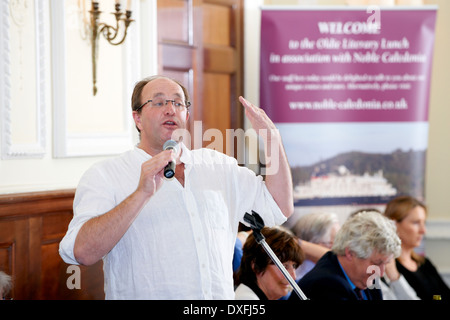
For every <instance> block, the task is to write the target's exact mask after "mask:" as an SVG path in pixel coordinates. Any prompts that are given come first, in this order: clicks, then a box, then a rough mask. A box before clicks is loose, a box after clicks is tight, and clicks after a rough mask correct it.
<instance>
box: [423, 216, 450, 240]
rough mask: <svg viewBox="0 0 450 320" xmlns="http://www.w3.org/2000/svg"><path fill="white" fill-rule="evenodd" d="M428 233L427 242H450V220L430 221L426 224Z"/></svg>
mask: <svg viewBox="0 0 450 320" xmlns="http://www.w3.org/2000/svg"><path fill="white" fill-rule="evenodd" d="M426 227H427V233H426V235H425V240H449V241H450V220H437V219H436V220H435V219H428V220H427V223H426Z"/></svg>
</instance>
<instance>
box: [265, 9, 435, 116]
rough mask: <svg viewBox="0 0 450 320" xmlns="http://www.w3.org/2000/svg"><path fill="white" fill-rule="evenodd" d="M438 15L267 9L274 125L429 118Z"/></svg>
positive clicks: (268, 102) (269, 108)
mask: <svg viewBox="0 0 450 320" xmlns="http://www.w3.org/2000/svg"><path fill="white" fill-rule="evenodd" d="M436 13H437V12H436V10H431V9H424V10H421V9H417V10H416V9H411V10H400V9H381V10H379V11H377V10H376V9H375V10H372V11H370V12H369V13H368V12H367V11H366V9H355V10H351V9H349V10H331V9H330V10H262V18H261V69H260V70H261V74H260V92H261V94H260V105H261V106H262V108H264V109H265V110H266V112H267V114H268V115H269V117H270V118H271V119H272V120H273V121H274V122H276V123H316V122H416V121H419V122H420V121H422V122H423V121H425V122H426V121H428V105H429V95H430V77H431V66H432V57H433V47H434V30H435V23H436Z"/></svg>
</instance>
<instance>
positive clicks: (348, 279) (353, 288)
mask: <svg viewBox="0 0 450 320" xmlns="http://www.w3.org/2000/svg"><path fill="white" fill-rule="evenodd" d="M338 263H339V267H341V270H342V272H343V273H344V276H345V278H346V279H347V281H348V283H349V284H350V286H351V288H352V290H355V289H356V286H355V285H354V284H353V282H352V280H350V278H349V277H348V276H347V273H346V272H345V270H344V268H342V265H341V263H340V262H339V259H338Z"/></svg>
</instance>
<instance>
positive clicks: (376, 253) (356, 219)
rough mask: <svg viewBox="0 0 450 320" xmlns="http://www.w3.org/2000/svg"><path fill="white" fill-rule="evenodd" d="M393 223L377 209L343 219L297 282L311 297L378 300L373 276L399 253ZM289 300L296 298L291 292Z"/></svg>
mask: <svg viewBox="0 0 450 320" xmlns="http://www.w3.org/2000/svg"><path fill="white" fill-rule="evenodd" d="M400 251H401V245H400V239H399V237H398V236H397V233H396V229H395V225H394V224H393V223H391V221H389V219H386V218H385V217H383V215H381V214H379V213H378V212H363V213H359V214H356V215H354V216H352V217H350V218H349V219H347V220H346V221H345V223H344V224H343V225H342V227H341V229H340V230H339V231H338V233H337V235H336V238H335V240H334V244H333V247H332V249H331V251H330V252H327V253H326V254H325V255H324V256H323V257H322V258H321V259H320V260H319V261H318V262H317V264H316V265H315V266H314V268H313V269H312V270H311V271H310V272H308V273H307V274H306V275H305V276H304V277H303V278H302V279H300V281H298V285H299V287H300V289H302V291H303V292H304V293H305V295H306V296H307V297H308V298H309V299H311V300H382V299H383V297H382V293H381V290H380V289H378V288H377V286H376V285H375V284H374V281H373V280H374V279H375V276H376V275H377V274H378V275H379V276H383V273H384V269H385V266H386V264H387V263H388V262H389V261H390V260H391V259H393V258H394V257H397V256H398V255H399V254H400ZM290 299H298V297H296V296H295V295H291V297H290Z"/></svg>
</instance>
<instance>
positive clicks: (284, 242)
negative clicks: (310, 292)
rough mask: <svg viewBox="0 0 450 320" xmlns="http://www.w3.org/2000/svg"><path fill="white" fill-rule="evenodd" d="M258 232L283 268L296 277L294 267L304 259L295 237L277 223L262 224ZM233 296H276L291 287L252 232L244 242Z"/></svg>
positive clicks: (269, 298)
mask: <svg viewBox="0 0 450 320" xmlns="http://www.w3.org/2000/svg"><path fill="white" fill-rule="evenodd" d="M261 233H262V234H263V235H264V237H265V238H266V242H267V244H268V245H269V247H270V248H271V249H272V250H273V252H274V253H275V255H276V256H277V257H278V259H279V260H280V261H281V262H282V263H283V265H284V267H285V268H286V270H287V271H288V272H289V274H290V275H291V276H292V278H293V279H295V269H297V267H298V266H299V265H300V264H301V263H302V262H303V259H304V258H303V252H302V249H301V247H300V245H299V244H298V241H297V239H296V237H295V236H294V235H293V234H291V233H290V232H289V231H288V230H285V229H283V228H280V227H275V228H267V227H265V228H263V229H262V230H261ZM238 281H239V283H240V284H239V286H238V287H237V288H236V291H235V299H236V300H277V299H280V298H281V297H283V296H285V295H286V294H287V293H288V292H289V291H290V290H292V287H291V285H290V284H289V281H288V280H287V279H286V278H285V277H284V275H283V274H282V273H281V271H280V270H279V269H278V267H277V266H276V265H275V264H274V263H273V261H272V259H271V258H270V256H269V255H268V254H267V253H266V251H265V250H264V248H263V247H262V246H261V245H260V244H259V243H257V242H256V240H255V237H254V236H253V233H252V234H250V235H249V236H248V238H247V241H246V242H245V244H244V252H243V256H242V259H241V266H240V269H239V273H238Z"/></svg>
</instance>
